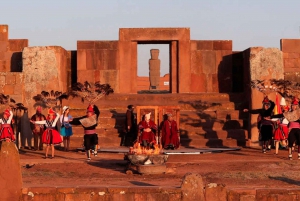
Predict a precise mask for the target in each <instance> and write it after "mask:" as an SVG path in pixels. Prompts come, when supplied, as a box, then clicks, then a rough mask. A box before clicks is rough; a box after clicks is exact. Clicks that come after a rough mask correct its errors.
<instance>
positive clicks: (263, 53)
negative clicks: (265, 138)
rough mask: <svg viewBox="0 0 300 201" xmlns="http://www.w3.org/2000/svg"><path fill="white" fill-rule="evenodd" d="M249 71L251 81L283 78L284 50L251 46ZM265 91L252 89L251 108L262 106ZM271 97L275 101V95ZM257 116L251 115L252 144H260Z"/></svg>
mask: <svg viewBox="0 0 300 201" xmlns="http://www.w3.org/2000/svg"><path fill="white" fill-rule="evenodd" d="M246 51H249V54H248V55H249V73H250V81H252V80H268V79H283V78H284V74H283V73H284V68H283V59H282V58H283V57H282V52H281V51H280V50H279V49H277V48H262V47H253V48H249V49H248V50H246ZM263 96H264V95H263V93H261V92H258V91H257V90H256V89H250V97H251V100H250V109H258V108H262V100H263ZM269 99H271V100H273V101H275V95H274V94H272V96H269ZM257 116H258V115H250V124H249V126H250V128H249V131H250V135H251V146H258V145H259V143H258V129H257Z"/></svg>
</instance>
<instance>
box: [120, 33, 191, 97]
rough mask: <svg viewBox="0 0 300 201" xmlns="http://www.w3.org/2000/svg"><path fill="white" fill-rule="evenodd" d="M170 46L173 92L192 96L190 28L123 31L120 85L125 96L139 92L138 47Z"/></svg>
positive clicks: (171, 86) (121, 38)
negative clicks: (190, 93)
mask: <svg viewBox="0 0 300 201" xmlns="http://www.w3.org/2000/svg"><path fill="white" fill-rule="evenodd" d="M139 44H169V46H170V83H169V86H170V93H189V92H190V86H191V65H190V62H191V55H190V50H191V45H190V30H189V29H188V28H121V29H120V31H119V51H118V52H119V64H120V66H119V69H120V71H119V86H120V92H121V93H131V94H136V93H137V91H138V90H137V46H138V45H139Z"/></svg>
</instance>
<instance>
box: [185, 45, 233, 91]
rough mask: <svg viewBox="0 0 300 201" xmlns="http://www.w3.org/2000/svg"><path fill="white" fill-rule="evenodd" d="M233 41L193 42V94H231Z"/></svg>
mask: <svg viewBox="0 0 300 201" xmlns="http://www.w3.org/2000/svg"><path fill="white" fill-rule="evenodd" d="M231 55H232V41H231V40H225V41H220V40H216V41H213V40H207V41H204V40H191V87H190V90H191V92H231V88H232V87H231V80H232V76H231V75H232V56H231Z"/></svg>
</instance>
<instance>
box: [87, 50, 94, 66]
mask: <svg viewBox="0 0 300 201" xmlns="http://www.w3.org/2000/svg"><path fill="white" fill-rule="evenodd" d="M85 52H86V69H87V70H93V69H96V65H95V59H96V58H95V50H86V51H85Z"/></svg>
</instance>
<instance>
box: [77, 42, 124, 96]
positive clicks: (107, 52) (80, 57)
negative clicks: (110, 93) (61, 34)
mask: <svg viewBox="0 0 300 201" xmlns="http://www.w3.org/2000/svg"><path fill="white" fill-rule="evenodd" d="M87 80H88V81H90V82H96V81H100V82H101V83H108V84H110V85H111V86H112V88H113V89H114V90H115V92H116V93H118V91H119V62H118V41H77V81H78V82H84V81H87Z"/></svg>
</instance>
